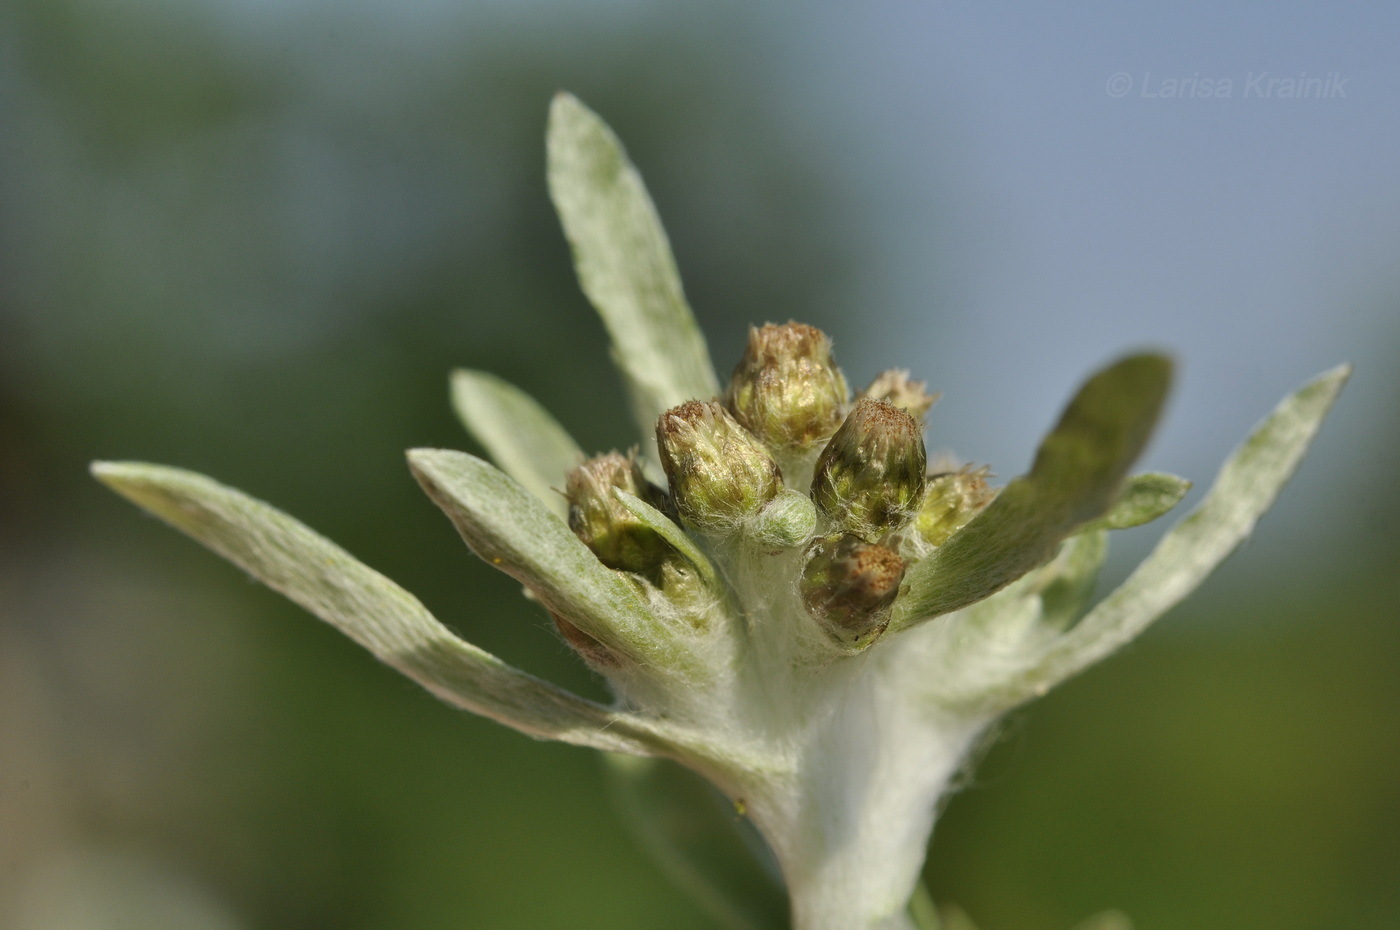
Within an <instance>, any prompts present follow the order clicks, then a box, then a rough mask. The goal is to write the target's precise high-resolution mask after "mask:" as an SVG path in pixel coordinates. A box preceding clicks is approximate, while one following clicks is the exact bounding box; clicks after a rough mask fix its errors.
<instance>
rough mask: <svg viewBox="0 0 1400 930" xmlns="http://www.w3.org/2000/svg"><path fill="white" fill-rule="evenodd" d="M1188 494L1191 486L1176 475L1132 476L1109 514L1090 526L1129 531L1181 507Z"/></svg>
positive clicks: (1157, 473)
mask: <svg viewBox="0 0 1400 930" xmlns="http://www.w3.org/2000/svg"><path fill="white" fill-rule="evenodd" d="M1189 490H1191V482H1189V481H1187V480H1186V479H1185V478H1178V477H1177V476H1176V475H1167V474H1163V473H1161V472H1148V473H1147V474H1143V475H1133V476H1132V477H1131V478H1129V479H1128V483H1127V484H1126V485H1124V487H1123V493H1122V495H1121V496H1119V498H1118V500H1116V501H1115V502H1114V503H1113V507H1112V508H1111V509H1110V510H1109V511H1108V513H1106V514H1104V515H1103V516H1102V517H1100V518H1099V519H1097V520H1095V521H1094V522H1093V523H1091V524H1089V526H1090V527H1092V528H1093V529H1100V530H1126V529H1129V528H1130V527H1134V526H1142V525H1143V524H1144V523H1151V522H1152V521H1153V520H1155V519H1157V518H1158V517H1160V516H1162V515H1163V514H1165V513H1166V512H1167V511H1169V510H1171V509H1172V508H1173V507H1175V506H1176V505H1177V504H1179V503H1181V499H1182V498H1183V497H1185V496H1186V492H1187V491H1189Z"/></svg>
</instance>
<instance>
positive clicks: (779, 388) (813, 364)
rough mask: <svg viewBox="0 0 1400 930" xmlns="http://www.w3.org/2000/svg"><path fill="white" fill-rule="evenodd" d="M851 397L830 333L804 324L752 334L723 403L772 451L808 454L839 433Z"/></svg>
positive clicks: (771, 327) (757, 330)
mask: <svg viewBox="0 0 1400 930" xmlns="http://www.w3.org/2000/svg"><path fill="white" fill-rule="evenodd" d="M847 393H848V392H847V389H846V378H845V376H844V375H842V374H841V369H839V368H837V367H836V365H835V364H834V363H833V362H832V360H831V340H830V339H828V338H827V336H826V333H823V332H822V331H821V330H819V329H817V328H815V327H812V326H806V325H804V324H802V323H786V324H784V325H782V326H777V325H774V324H772V323H769V324H768V325H767V326H764V327H762V328H750V329H749V345H748V348H747V349H746V350H745V352H744V357H743V359H741V360H740V361H739V365H738V367H736V368H735V369H734V374H733V376H732V377H731V378H730V379H729V389H728V391H727V392H726V393H725V403H726V404H727V405H728V406H729V409H730V410H731V411H733V412H734V418H735V419H736V420H738V421H739V422H740V423H741V424H743V425H744V427H745V428H746V429H748V430H749V431H750V432H751V433H753V434H754V435H755V436H757V437H758V438H759V439H761V440H763V442H764V443H766V444H767V445H768V446H770V447H772V448H774V449H785V448H793V447H797V448H805V447H809V446H811V445H813V444H814V443H817V442H820V441H821V440H823V439H826V438H827V437H829V436H830V435H831V434H832V433H834V432H836V428H837V427H838V426H840V425H841V417H842V415H843V414H844V413H845V410H846V398H847Z"/></svg>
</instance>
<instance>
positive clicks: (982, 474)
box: [914, 468, 997, 546]
mask: <svg viewBox="0 0 1400 930" xmlns="http://www.w3.org/2000/svg"><path fill="white" fill-rule="evenodd" d="M996 496H997V494H996V491H994V490H992V489H991V488H989V487H987V469H986V468H979V469H976V470H972V469H968V468H964V469H962V470H961V471H953V472H946V473H944V474H941V475H933V476H931V477H930V478H929V479H928V489H927V490H926V491H924V500H923V503H922V504H920V505H919V514H918V516H916V517H915V518H914V527H915V529H917V530H918V531H919V535H920V536H922V537H923V538H924V541H925V542H927V543H928V544H929V545H931V546H941V545H943V544H944V543H945V542H947V541H948V537H950V536H952V535H953V534H954V533H956V532H957V531H958V530H960V529H962V528H963V527H964V526H966V525H967V523H968V521H969V520H971V519H972V518H973V517H975V516H977V515H978V514H979V513H981V512H982V511H983V510H984V509H985V508H986V506H987V505H988V504H990V503H991V502H992V498H994V497H996Z"/></svg>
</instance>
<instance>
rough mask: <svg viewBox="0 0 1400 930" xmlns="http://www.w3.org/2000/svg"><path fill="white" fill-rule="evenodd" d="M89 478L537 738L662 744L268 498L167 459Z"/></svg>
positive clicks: (426, 682)
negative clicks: (486, 639) (522, 667)
mask: <svg viewBox="0 0 1400 930" xmlns="http://www.w3.org/2000/svg"><path fill="white" fill-rule="evenodd" d="M92 473H93V475H94V476H95V477H96V478H97V479H98V480H100V481H102V482H103V483H104V484H106V485H107V486H109V487H110V488H112V490H114V491H116V492H117V493H118V494H121V495H122V496H123V497H126V498H127V499H128V500H130V501H132V502H133V503H135V504H136V505H137V506H140V507H143V508H144V509H146V510H148V511H150V512H151V513H153V514H155V515H156V516H157V517H160V518H161V519H162V520H164V521H165V522H167V523H169V524H170V525H171V526H173V527H175V528H176V529H178V530H181V531H182V532H184V533H187V534H188V535H190V536H192V537H193V538H194V539H196V540H198V541H199V542H201V543H203V544H204V545H206V546H208V547H209V548H210V549H212V550H214V551H215V552H217V553H218V554H220V555H222V556H223V557H224V558H226V559H228V560H229V561H231V562H233V563H234V564H235V565H238V566H239V567H240V568H242V569H243V570H244V571H246V572H248V573H249V574H251V575H252V576H253V577H255V578H257V579H258V580H260V581H262V582H263V583H264V584H266V585H267V586H268V587H270V588H272V589H273V590H275V591H279V592H281V593H282V594H284V595H286V596H287V597H288V598H290V599H291V600H293V601H295V602H296V603H297V604H300V605H301V606H302V607H304V608H306V609H307V610H309V611H310V612H311V613H313V614H315V615H316V616H318V617H320V618H321V619H322V620H324V621H326V622H327V623H329V624H331V625H332V626H334V627H336V628H337V629H339V630H340V631H341V632H342V633H345V634H346V635H347V636H349V637H350V638H351V639H353V640H355V641H356V642H357V643H359V644H360V645H362V646H364V647H365V648H366V649H368V650H369V651H370V652H372V653H374V655H375V656H376V657H378V658H379V659H380V660H381V661H383V662H385V663H386V664H388V665H390V666H392V667H394V668H396V669H398V670H399V671H400V672H402V673H404V674H405V675H407V676H408V677H410V678H412V679H413V680H414V681H416V682H418V683H419V684H421V685H422V686H423V687H425V688H427V689H428V690H429V691H431V692H432V693H433V694H435V695H437V696H438V697H440V698H442V699H443V700H444V701H447V702H448V703H449V704H454V705H456V706H458V707H462V708H465V709H467V710H470V711H473V712H475V713H478V714H481V715H482V716H485V717H490V718H491V719H493V720H496V721H499V722H500V723H504V724H506V725H507V726H510V727H514V728H515V729H517V730H520V731H521V732H523V733H526V734H529V735H530V736H535V737H540V738H546V739H556V740H562V741H564V742H568V743H576V744H578V745H582V746H593V747H595V748H598V749H607V750H612V751H617V752H630V753H649V752H651V751H653V749H654V748H655V747H656V745H657V744H656V742H655V741H654V739H653V737H652V736H650V735H649V734H648V733H647V732H646V731H645V730H644V729H643V728H641V727H639V726H636V725H635V722H634V721H632V720H631V718H629V717H627V716H626V715H623V714H617V713H614V712H612V711H609V710H608V709H606V708H604V707H601V706H599V705H597V704H594V703H593V702H591V701H586V700H584V699H583V698H580V697H577V696H575V695H573V694H570V693H569V692H567V691H564V690H562V689H560V688H557V687H555V686H554V685H551V684H549V683H547V682H544V681H540V680H539V679H537V678H534V677H532V676H530V675H527V674H525V673H524V672H521V671H519V670H517V669H514V668H512V667H510V666H509V665H506V664H505V663H504V662H502V661H501V660H500V659H497V658H496V657H495V656H493V655H491V654H489V653H487V652H483V651H482V650H480V649H478V648H476V647H475V646H473V645H471V644H470V643H467V642H464V641H463V640H461V639H459V638H457V637H456V636H455V635H453V633H452V632H451V631H450V630H448V629H447V628H446V627H445V626H443V625H442V624H441V623H439V622H438V621H437V619H436V618H434V617H433V615H432V614H430V613H429V612H428V610H427V608H425V607H424V606H423V605H422V604H421V603H419V601H418V600H417V599H416V598H415V597H413V595H411V594H409V593H408V592H407V591H405V590H403V588H400V587H399V586H398V585H396V584H394V583H393V582H392V581H390V580H389V579H388V578H385V577H384V576H383V575H381V574H379V573H378V572H376V571H374V570H373V569H371V568H369V567H368V566H366V565H364V564H363V563H361V562H359V561H357V560H356V559H355V558H354V557H353V556H351V555H350V554H349V553H348V552H346V551H345V550H344V549H341V548H340V547H339V546H337V545H335V544H334V543H332V542H330V541H329V540H327V539H325V538H324V537H322V536H320V535H318V534H317V533H315V532H313V531H312V530H310V529H308V528H307V527H306V526H304V525H302V524H301V523H299V522H297V521H296V520H294V519H292V518H291V517H289V516H287V515H286V514H284V513H282V512H281V511H279V510H276V509H275V508H273V507H270V506H268V505H267V504H265V503H263V502H261V501H259V500H255V499H254V498H251V497H249V496H248V495H246V494H243V493H242V492H240V491H236V490H234V489H232V488H229V487H225V486H224V485H221V484H219V483H218V482H215V481H213V480H212V479H210V478H206V477H205V476H203V475H199V474H196V473H194V472H189V471H184V470H182V469H178V468H167V467H165V466H161V465H147V464H143V463H136V462H95V463H94V464H93V466H92Z"/></svg>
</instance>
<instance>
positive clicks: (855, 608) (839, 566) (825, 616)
mask: <svg viewBox="0 0 1400 930" xmlns="http://www.w3.org/2000/svg"><path fill="white" fill-rule="evenodd" d="M904 569H905V565H904V560H903V559H901V558H900V557H899V556H898V555H897V554H895V552H894V551H892V550H890V549H887V548H885V547H884V546H877V545H874V544H872V543H868V542H865V541H864V540H862V539H860V538H859V537H857V536H853V535H851V534H850V533H846V534H844V535H841V536H828V537H825V538H823V539H819V540H817V541H816V542H814V543H813V544H812V547H811V548H810V549H809V550H808V561H807V566H806V567H805V568H804V569H803V570H802V581H801V583H800V585H799V589H800V591H801V593H802V603H803V604H805V605H806V607H807V612H808V613H810V614H811V615H812V617H813V618H814V619H815V620H816V621H817V622H818V623H819V624H821V626H822V628H823V629H824V630H826V631H827V633H828V634H829V635H831V637H832V638H833V639H835V640H836V641H837V642H838V643H840V644H841V645H842V646H845V647H847V648H855V647H861V648H863V647H865V646H868V645H870V643H871V642H872V641H873V640H874V639H875V638H876V637H878V636H879V635H880V634H881V633H883V632H884V630H885V627H886V626H887V625H889V622H890V605H891V604H893V603H894V599H895V595H896V594H898V593H899V583H900V581H901V580H903V578H904Z"/></svg>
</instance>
